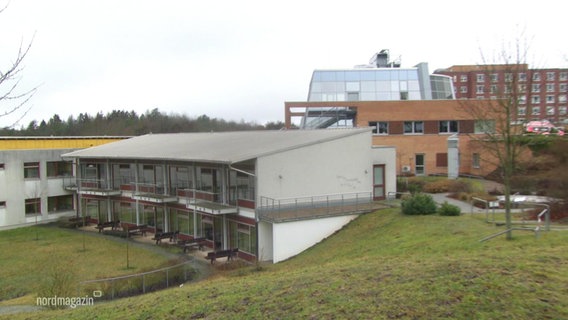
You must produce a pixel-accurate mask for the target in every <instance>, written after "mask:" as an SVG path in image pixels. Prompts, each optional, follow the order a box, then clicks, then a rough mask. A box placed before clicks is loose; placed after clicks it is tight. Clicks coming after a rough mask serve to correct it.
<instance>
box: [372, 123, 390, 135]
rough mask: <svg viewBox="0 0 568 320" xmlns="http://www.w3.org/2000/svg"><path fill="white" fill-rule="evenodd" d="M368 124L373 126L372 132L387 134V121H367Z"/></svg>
mask: <svg viewBox="0 0 568 320" xmlns="http://www.w3.org/2000/svg"><path fill="white" fill-rule="evenodd" d="M369 126H370V127H373V134H389V123H388V122H385V121H379V122H369Z"/></svg>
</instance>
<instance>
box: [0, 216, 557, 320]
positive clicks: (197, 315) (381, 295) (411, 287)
mask: <svg viewBox="0 0 568 320" xmlns="http://www.w3.org/2000/svg"><path fill="white" fill-rule="evenodd" d="M398 211H399V209H389V210H383V211H379V212H376V213H373V214H368V215H364V216H362V217H360V218H359V219H357V220H355V221H354V222H352V223H351V224H349V225H348V226H347V227H345V228H344V229H343V230H341V231H340V232H338V233H337V234H335V235H333V236H332V237H330V238H329V239H326V240H325V241H323V242H322V243H321V244H319V245H317V246H316V247H314V248H312V249H310V250H308V251H306V252H304V253H302V254H301V255H300V256H297V257H295V258H293V259H290V260H289V261H285V262H283V263H279V264H276V265H270V266H265V267H263V268H262V270H260V271H259V270H258V269H257V268H256V267H254V266H253V267H249V268H241V269H237V270H232V271H223V272H219V273H218V274H217V275H216V276H214V277H213V278H211V279H209V280H206V281H202V282H198V283H195V284H188V285H185V286H183V287H181V288H174V289H168V290H165V291H161V292H157V293H151V294H147V295H144V296H139V297H135V298H127V299H122V300H117V301H114V302H105V303H103V302H96V303H95V305H94V306H90V307H81V308H77V309H75V310H59V311H45V312H40V313H28V314H18V315H15V316H10V317H9V318H10V319H33V318H38V319H39V318H41V319H61V318H68V319H94V318H97V319H111V318H120V319H126V318H135V319H201V318H205V319H296V318H299V319H344V318H349V319H370V318H379V319H381V318H382V319H567V318H568V301H567V300H566V297H568V250H567V249H568V232H559V231H555V232H549V233H542V234H541V236H540V237H539V239H535V236H534V234H533V233H531V232H523V231H518V232H515V233H514V236H515V238H514V240H512V241H506V240H505V239H504V237H499V238H496V239H493V240H491V241H488V242H485V243H480V242H479V241H478V240H479V239H481V238H483V237H484V236H486V235H489V234H492V233H494V232H497V231H499V230H501V229H500V228H496V227H494V226H491V225H487V224H486V223H485V222H483V219H482V218H483V217H472V216H471V215H469V214H468V215H464V216H461V217H440V216H412V217H409V216H401V215H400V214H399V213H398ZM294 236H301V235H294Z"/></svg>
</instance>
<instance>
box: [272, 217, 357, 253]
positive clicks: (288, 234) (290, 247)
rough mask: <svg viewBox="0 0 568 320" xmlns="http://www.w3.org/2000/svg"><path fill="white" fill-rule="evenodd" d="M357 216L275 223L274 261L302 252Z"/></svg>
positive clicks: (273, 227)
mask: <svg viewBox="0 0 568 320" xmlns="http://www.w3.org/2000/svg"><path fill="white" fill-rule="evenodd" d="M355 218H357V216H356V215H353V216H341V217H330V218H325V219H314V220H303V221H294V222H285V223H275V224H273V226H272V230H273V248H274V251H273V252H274V255H273V258H272V260H273V262H274V263H277V262H280V261H283V260H286V259H288V258H290V257H293V256H295V255H297V254H299V253H301V252H302V251H304V250H306V249H308V248H309V247H311V246H313V245H315V244H317V243H319V242H321V241H322V240H323V239H325V238H327V237H329V236H330V235H332V234H333V233H334V232H336V231H337V230H339V229H341V228H342V227H343V226H344V225H346V224H347V223H349V222H350V221H351V220H353V219H355Z"/></svg>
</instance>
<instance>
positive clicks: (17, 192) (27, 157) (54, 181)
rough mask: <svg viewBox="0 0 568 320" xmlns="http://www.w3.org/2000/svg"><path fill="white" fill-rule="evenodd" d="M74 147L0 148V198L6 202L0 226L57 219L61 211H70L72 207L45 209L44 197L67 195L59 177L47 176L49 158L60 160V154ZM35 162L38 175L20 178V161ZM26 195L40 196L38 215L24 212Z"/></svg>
mask: <svg viewBox="0 0 568 320" xmlns="http://www.w3.org/2000/svg"><path fill="white" fill-rule="evenodd" d="M73 150H75V149H55V150H49V149H45V150H4V151H0V163H3V164H4V169H0V201H4V202H5V203H6V206H5V208H1V209H0V228H9V227H17V226H22V225H26V224H35V223H36V221H37V222H38V223H46V222H50V221H54V220H57V219H58V218H59V217H60V216H62V215H72V214H73V213H74V211H73V210H69V211H65V212H57V213H53V214H48V213H47V199H48V197H52V196H60V195H69V194H72V192H69V191H66V190H65V189H64V188H63V179H62V178H47V166H46V163H47V162H49V161H61V154H63V153H66V152H70V151H73ZM25 162H39V167H40V169H39V170H40V177H39V179H24V163H25ZM27 198H41V212H42V214H41V215H37V216H35V215H29V216H26V214H25V201H26V199H27Z"/></svg>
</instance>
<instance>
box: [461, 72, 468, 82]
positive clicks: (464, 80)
mask: <svg viewBox="0 0 568 320" xmlns="http://www.w3.org/2000/svg"><path fill="white" fill-rule="evenodd" d="M460 82H467V75H465V74H462V75H461V76H460Z"/></svg>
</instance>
